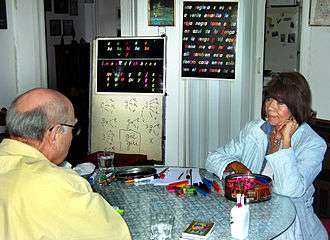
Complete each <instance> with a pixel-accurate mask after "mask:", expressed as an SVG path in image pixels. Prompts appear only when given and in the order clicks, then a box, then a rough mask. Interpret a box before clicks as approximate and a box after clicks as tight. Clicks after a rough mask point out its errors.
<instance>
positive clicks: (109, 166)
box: [97, 152, 115, 174]
mask: <svg viewBox="0 0 330 240" xmlns="http://www.w3.org/2000/svg"><path fill="white" fill-rule="evenodd" d="M114 157H115V154H114V153H112V152H101V153H100V154H98V156H97V161H98V165H99V170H100V171H101V172H103V173H105V174H108V173H114V171H115V169H114Z"/></svg>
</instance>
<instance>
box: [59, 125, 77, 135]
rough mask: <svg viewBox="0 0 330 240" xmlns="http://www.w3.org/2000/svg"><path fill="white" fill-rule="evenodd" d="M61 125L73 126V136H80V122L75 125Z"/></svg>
mask: <svg viewBox="0 0 330 240" xmlns="http://www.w3.org/2000/svg"><path fill="white" fill-rule="evenodd" d="M59 124H60V125H61V126H66V127H71V128H72V135H73V136H78V135H79V133H80V130H81V129H80V126H79V124H78V122H76V124H75V125H71V124H66V123H59Z"/></svg>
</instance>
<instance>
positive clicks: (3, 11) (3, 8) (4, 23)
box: [0, 0, 7, 29]
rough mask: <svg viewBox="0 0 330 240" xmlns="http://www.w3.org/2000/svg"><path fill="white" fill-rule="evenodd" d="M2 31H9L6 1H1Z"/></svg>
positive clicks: (0, 25) (0, 18) (0, 24)
mask: <svg viewBox="0 0 330 240" xmlns="http://www.w3.org/2000/svg"><path fill="white" fill-rule="evenodd" d="M0 29H7V10H6V0H0Z"/></svg>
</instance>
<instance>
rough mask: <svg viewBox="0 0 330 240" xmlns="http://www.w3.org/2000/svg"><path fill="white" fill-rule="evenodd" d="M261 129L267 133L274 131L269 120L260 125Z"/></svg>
mask: <svg viewBox="0 0 330 240" xmlns="http://www.w3.org/2000/svg"><path fill="white" fill-rule="evenodd" d="M260 128H261V130H262V131H264V133H265V134H267V135H269V134H270V133H271V132H272V129H273V127H272V125H270V123H269V122H268V121H266V122H264V123H263V124H262V125H261V126H260Z"/></svg>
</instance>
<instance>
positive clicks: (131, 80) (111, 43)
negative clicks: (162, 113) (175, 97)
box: [96, 37, 165, 93]
mask: <svg viewBox="0 0 330 240" xmlns="http://www.w3.org/2000/svg"><path fill="white" fill-rule="evenodd" d="M96 51H97V80H96V84H97V86H96V91H97V92H98V93H102V92H103V93H106V92H132V93H133V92H135V93H163V92H164V91H165V86H164V78H165V74H164V72H165V61H164V58H165V55H164V54H165V38H163V37H150V38H147V37H145V38H99V39H97V40H96Z"/></svg>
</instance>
